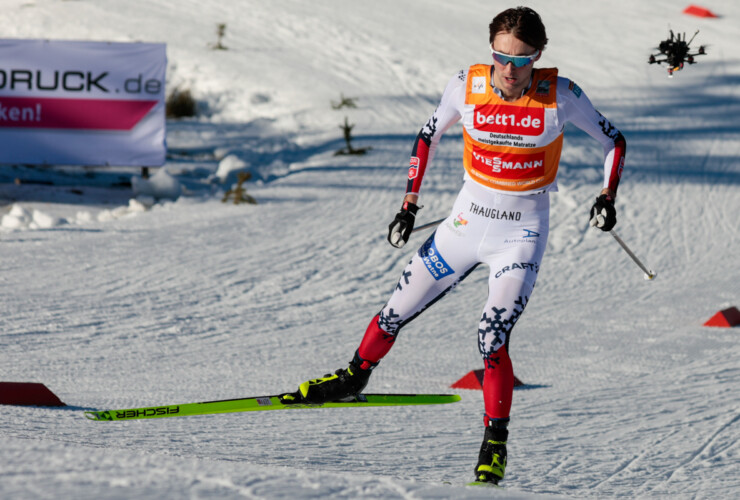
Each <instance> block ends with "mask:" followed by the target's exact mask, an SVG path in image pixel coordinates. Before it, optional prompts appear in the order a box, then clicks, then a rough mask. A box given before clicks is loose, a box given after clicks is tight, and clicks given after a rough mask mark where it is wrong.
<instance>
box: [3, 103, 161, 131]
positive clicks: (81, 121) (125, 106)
mask: <svg viewBox="0 0 740 500" xmlns="http://www.w3.org/2000/svg"><path fill="white" fill-rule="evenodd" d="M155 104H157V101H121V100H111V99H55V98H45V97H0V127H5V128H9V127H10V128H53V129H86V130H131V129H132V128H134V127H135V126H136V124H137V123H139V122H140V121H141V120H142V118H144V117H145V116H146V115H147V113H149V111H151V109H152V108H153V107H154V105H155Z"/></svg>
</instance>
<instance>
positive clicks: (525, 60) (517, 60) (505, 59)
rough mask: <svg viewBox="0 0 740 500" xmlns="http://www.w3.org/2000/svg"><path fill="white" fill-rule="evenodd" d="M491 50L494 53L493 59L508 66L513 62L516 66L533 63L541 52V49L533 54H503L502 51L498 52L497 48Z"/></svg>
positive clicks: (520, 66)
mask: <svg viewBox="0 0 740 500" xmlns="http://www.w3.org/2000/svg"><path fill="white" fill-rule="evenodd" d="M491 52H492V53H493V59H494V60H495V61H496V62H497V63H499V64H500V65H502V66H506V65H507V64H509V63H511V64H513V65H514V67H515V68H522V67H524V66H526V65H528V64H531V63H532V62H533V61H534V59H535V58H536V57H537V54H538V53H539V51H537V52H535V53H534V54H532V55H531V56H510V55H507V54H502V53H501V52H496V51H495V50H492V51H491Z"/></svg>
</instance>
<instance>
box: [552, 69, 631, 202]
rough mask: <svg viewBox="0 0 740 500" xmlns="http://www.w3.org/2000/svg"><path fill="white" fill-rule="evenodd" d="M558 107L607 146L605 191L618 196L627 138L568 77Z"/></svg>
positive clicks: (565, 118)
mask: <svg viewBox="0 0 740 500" xmlns="http://www.w3.org/2000/svg"><path fill="white" fill-rule="evenodd" d="M558 107H559V108H560V109H559V111H562V113H563V122H565V121H569V122H571V123H573V124H574V125H575V126H576V127H578V128H580V129H581V130H583V131H584V132H586V133H587V134H588V135H590V136H591V137H593V138H594V139H596V140H597V141H599V142H600V143H601V145H602V147H603V148H604V183H603V186H602V187H603V189H602V190H601V194H605V195H608V196H610V197H611V198H612V199H615V198H616V196H617V188H618V186H619V181H620V178H621V176H622V168H623V167H624V159H625V154H626V152H627V142H626V141H625V139H624V136H623V135H622V133H621V132H620V131H619V130H618V129H617V128H616V127H615V126H614V125H613V124H612V123H611V122H610V121H609V120H608V119H607V118H606V117H605V116H603V115H602V114H601V113H599V112H598V111H596V109H595V108H594V106H593V104H591V101H590V100H589V99H588V96H586V94H585V93H584V92H583V91H582V90H581V89H580V88H579V87H578V85H576V84H575V83H574V82H571V81H570V80H568V79H567V78H562V77H561V78H559V79H558Z"/></svg>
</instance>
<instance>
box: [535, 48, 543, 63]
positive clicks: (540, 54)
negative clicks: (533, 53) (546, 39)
mask: <svg viewBox="0 0 740 500" xmlns="http://www.w3.org/2000/svg"><path fill="white" fill-rule="evenodd" d="M540 57H542V51H541V50H539V51H538V52H537V57H535V58H534V61H533V62H537V61H539V60H540Z"/></svg>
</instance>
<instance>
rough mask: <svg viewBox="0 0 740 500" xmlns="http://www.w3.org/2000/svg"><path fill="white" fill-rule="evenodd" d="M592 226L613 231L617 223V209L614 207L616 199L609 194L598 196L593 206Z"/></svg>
mask: <svg viewBox="0 0 740 500" xmlns="http://www.w3.org/2000/svg"><path fill="white" fill-rule="evenodd" d="M590 223H591V225H592V226H595V227H598V228H599V229H601V230H602V231H611V230H612V229H613V228H614V226H615V224H616V223H617V209H615V208H614V199H613V198H612V197H611V196H609V195H608V194H602V195H601V196H599V197H598V198H596V203H594V206H593V207H591V220H590Z"/></svg>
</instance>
